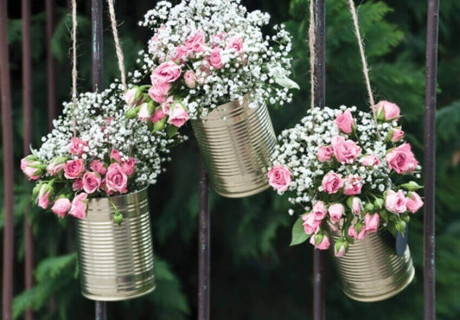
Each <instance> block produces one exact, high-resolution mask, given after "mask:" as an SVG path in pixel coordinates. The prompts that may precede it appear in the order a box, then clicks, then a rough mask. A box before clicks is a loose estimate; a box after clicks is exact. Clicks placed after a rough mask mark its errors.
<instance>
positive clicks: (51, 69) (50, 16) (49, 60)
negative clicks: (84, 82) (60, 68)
mask: <svg viewBox="0 0 460 320" xmlns="http://www.w3.org/2000/svg"><path fill="white" fill-rule="evenodd" d="M54 3H55V1H54V0H46V47H47V50H46V74H47V80H48V129H49V130H50V131H51V130H52V129H53V120H54V119H55V118H56V116H57V111H56V77H55V74H56V73H55V70H56V68H55V63H54V57H53V52H52V40H53V31H54V6H55V4H54Z"/></svg>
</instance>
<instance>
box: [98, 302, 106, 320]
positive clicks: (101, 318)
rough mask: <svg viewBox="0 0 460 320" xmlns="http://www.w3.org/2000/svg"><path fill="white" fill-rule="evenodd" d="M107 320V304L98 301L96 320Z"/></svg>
mask: <svg viewBox="0 0 460 320" xmlns="http://www.w3.org/2000/svg"><path fill="white" fill-rule="evenodd" d="M106 319H107V302H105V301H96V320H106Z"/></svg>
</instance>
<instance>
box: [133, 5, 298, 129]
mask: <svg viewBox="0 0 460 320" xmlns="http://www.w3.org/2000/svg"><path fill="white" fill-rule="evenodd" d="M269 18H270V17H269V15H268V14H267V13H262V12H260V11H254V12H247V10H246V8H245V7H244V6H242V5H241V4H240V1H239V0H183V1H182V2H180V3H179V4H177V5H175V6H172V4H171V3H170V2H166V1H161V2H159V3H158V4H157V5H156V7H155V8H154V9H152V10H150V11H148V12H147V14H146V15H145V19H144V21H141V22H140V25H141V26H144V27H148V28H149V29H150V30H151V31H152V32H153V36H152V38H151V39H150V40H149V42H148V49H147V50H146V51H142V52H141V53H140V54H141V58H140V59H139V61H138V62H139V63H140V64H141V67H140V70H137V71H135V72H133V73H132V75H133V83H134V84H139V83H141V82H142V81H144V78H145V77H146V76H147V75H149V76H150V83H149V85H145V86H137V85H136V86H131V88H130V90H129V91H128V93H127V101H128V103H129V104H130V105H131V106H132V107H133V111H131V112H130V115H131V116H133V117H134V116H136V115H137V116H138V117H139V118H141V119H143V120H144V121H151V122H153V123H154V124H156V125H157V127H161V126H164V125H172V126H175V127H180V126H182V125H183V124H184V123H185V121H187V120H188V119H197V118H200V117H205V116H206V115H207V114H208V113H209V112H210V111H212V109H214V108H216V107H217V106H219V105H221V104H223V103H227V102H230V101H234V100H237V99H240V100H241V101H242V100H243V96H245V95H246V94H248V93H249V98H250V101H251V103H250V107H251V106H253V107H256V106H257V102H260V101H267V102H269V103H271V104H275V103H279V104H283V103H285V102H290V101H291V96H292V94H291V93H289V89H291V88H298V87H297V84H295V83H294V82H293V81H291V80H289V78H288V77H289V76H290V67H291V58H290V57H289V56H288V54H289V52H290V50H291V38H290V35H289V33H288V32H287V31H286V30H285V28H284V26H283V25H281V26H275V27H274V34H273V35H270V36H268V35H267V36H264V35H263V33H262V27H263V26H266V25H267V24H268V22H269ZM161 122H162V123H161ZM157 123H159V124H157Z"/></svg>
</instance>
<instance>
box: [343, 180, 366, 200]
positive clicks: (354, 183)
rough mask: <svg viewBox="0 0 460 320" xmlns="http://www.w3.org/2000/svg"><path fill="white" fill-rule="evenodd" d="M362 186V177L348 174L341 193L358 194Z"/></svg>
mask: <svg viewBox="0 0 460 320" xmlns="http://www.w3.org/2000/svg"><path fill="white" fill-rule="evenodd" d="M362 187H363V179H362V178H361V177H351V176H348V177H346V178H345V182H344V184H343V193H344V194H346V195H347V196H353V195H355V194H360V193H361V189H362Z"/></svg>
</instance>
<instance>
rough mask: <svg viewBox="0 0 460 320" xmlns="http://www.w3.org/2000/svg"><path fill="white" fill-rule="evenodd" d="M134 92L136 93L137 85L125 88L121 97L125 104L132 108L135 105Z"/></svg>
mask: <svg viewBox="0 0 460 320" xmlns="http://www.w3.org/2000/svg"><path fill="white" fill-rule="evenodd" d="M136 94H137V87H133V88H131V89H128V90H126V92H125V93H123V99H124V100H125V102H126V104H127V105H128V106H129V107H130V108H132V107H133V106H134V105H135V100H136Z"/></svg>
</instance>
